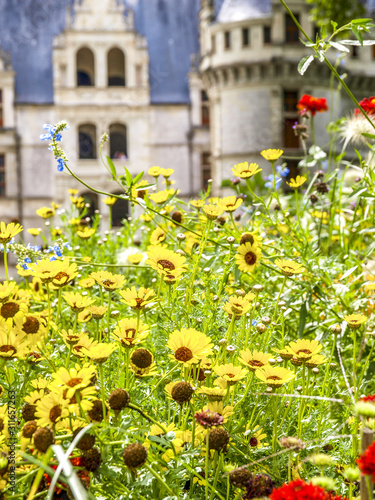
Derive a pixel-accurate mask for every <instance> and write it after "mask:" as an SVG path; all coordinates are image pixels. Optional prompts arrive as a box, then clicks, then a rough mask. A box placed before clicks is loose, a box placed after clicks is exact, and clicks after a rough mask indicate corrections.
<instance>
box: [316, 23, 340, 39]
mask: <svg viewBox="0 0 375 500" xmlns="http://www.w3.org/2000/svg"><path fill="white" fill-rule="evenodd" d="M336 26H337V24H336ZM320 35H321V37H322V39H324V38H325V37H326V36H327V26H326V25H325V24H323V26H322V28H321V30H320Z"/></svg>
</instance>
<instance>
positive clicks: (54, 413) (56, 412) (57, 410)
mask: <svg viewBox="0 0 375 500" xmlns="http://www.w3.org/2000/svg"><path fill="white" fill-rule="evenodd" d="M61 413H62V411H61V407H60V405H56V406H54V407H53V408H51V410H50V412H49V419H50V421H51V422H53V423H55V422H56V420H57V419H58V418H59V417H60V416H61Z"/></svg>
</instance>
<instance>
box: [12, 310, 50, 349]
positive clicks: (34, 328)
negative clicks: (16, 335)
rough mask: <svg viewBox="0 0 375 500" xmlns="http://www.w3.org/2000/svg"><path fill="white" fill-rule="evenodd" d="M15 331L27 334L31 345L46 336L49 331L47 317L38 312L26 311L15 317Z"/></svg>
mask: <svg viewBox="0 0 375 500" xmlns="http://www.w3.org/2000/svg"><path fill="white" fill-rule="evenodd" d="M15 331H16V332H22V334H26V336H27V340H28V342H29V343H30V344H31V345H35V344H36V343H37V342H38V341H39V340H42V339H43V338H45V337H46V335H47V333H48V329H47V321H46V319H45V318H44V317H43V316H42V315H40V314H38V313H26V314H25V315H22V316H19V317H17V318H16V319H15Z"/></svg>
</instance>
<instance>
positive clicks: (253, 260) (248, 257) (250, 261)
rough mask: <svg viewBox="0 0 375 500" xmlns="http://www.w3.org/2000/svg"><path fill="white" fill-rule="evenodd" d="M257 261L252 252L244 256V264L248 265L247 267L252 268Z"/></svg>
mask: <svg viewBox="0 0 375 500" xmlns="http://www.w3.org/2000/svg"><path fill="white" fill-rule="evenodd" d="M256 261H257V256H256V255H255V253H254V252H247V254H246V255H245V262H246V264H248V265H249V266H252V265H253V264H255V263H256Z"/></svg>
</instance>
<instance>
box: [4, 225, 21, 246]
mask: <svg viewBox="0 0 375 500" xmlns="http://www.w3.org/2000/svg"><path fill="white" fill-rule="evenodd" d="M22 230H23V227H22V226H21V224H18V223H17V224H16V223H14V222H11V223H10V224H5V222H3V221H1V222H0V243H2V244H3V245H4V244H5V243H9V241H10V240H11V239H12V238H14V237H15V236H16V234H18V233H20V232H21V231H22Z"/></svg>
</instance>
